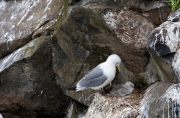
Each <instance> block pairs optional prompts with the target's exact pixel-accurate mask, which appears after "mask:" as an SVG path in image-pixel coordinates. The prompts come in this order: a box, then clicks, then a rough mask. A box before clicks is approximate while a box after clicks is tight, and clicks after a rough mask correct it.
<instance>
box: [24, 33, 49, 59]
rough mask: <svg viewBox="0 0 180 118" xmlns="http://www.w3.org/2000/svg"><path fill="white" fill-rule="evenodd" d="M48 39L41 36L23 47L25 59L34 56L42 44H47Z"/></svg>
mask: <svg viewBox="0 0 180 118" xmlns="http://www.w3.org/2000/svg"><path fill="white" fill-rule="evenodd" d="M46 39H47V38H46V37H45V36H41V37H39V38H36V39H34V40H32V41H31V42H29V43H28V44H27V45H25V46H24V47H23V48H24V55H23V56H24V57H25V58H27V57H30V56H32V55H33V54H34V53H35V52H36V50H37V49H38V48H39V47H40V46H41V44H42V43H43V42H45V40H46Z"/></svg>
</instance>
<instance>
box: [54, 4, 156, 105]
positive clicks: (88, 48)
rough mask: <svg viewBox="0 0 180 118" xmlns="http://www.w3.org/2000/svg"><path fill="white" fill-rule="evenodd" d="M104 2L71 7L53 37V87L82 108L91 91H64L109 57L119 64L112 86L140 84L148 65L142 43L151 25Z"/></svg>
mask: <svg viewBox="0 0 180 118" xmlns="http://www.w3.org/2000/svg"><path fill="white" fill-rule="evenodd" d="M107 3H108V1H104V2H100V1H99V2H98V1H94V2H93V3H92V1H91V2H90V1H81V2H80V3H78V4H75V5H74V6H72V8H71V10H70V14H69V16H68V17H67V20H66V21H65V22H64V23H63V25H62V26H61V28H60V30H58V32H57V34H56V35H55V36H54V37H53V40H54V41H53V51H54V52H53V54H54V55H53V64H54V66H53V67H54V71H55V73H56V74H57V75H58V76H57V77H56V81H57V84H58V85H59V87H60V88H61V89H62V90H63V91H64V92H65V94H66V95H68V96H70V97H72V98H74V99H76V100H77V101H80V102H82V103H84V104H86V105H89V104H90V102H91V100H92V98H93V97H92V94H93V93H94V91H92V90H85V91H83V92H73V91H66V89H67V88H69V87H72V86H75V85H76V83H77V82H78V80H80V79H81V78H82V77H83V76H84V75H85V74H86V73H87V72H88V71H89V70H90V69H92V68H93V67H95V66H96V65H97V64H99V63H100V62H103V61H105V60H106V58H107V57H108V56H109V55H110V54H112V53H116V54H118V55H119V56H120V57H121V58H122V62H123V63H122V65H121V66H122V69H121V70H122V71H121V73H117V76H116V79H115V83H122V82H125V81H128V80H130V81H133V82H135V83H136V82H137V81H138V82H139V81H141V80H142V78H143V77H144V75H143V74H142V73H145V72H146V66H147V64H148V62H149V53H148V51H147V50H146V43H147V38H148V36H149V34H150V32H151V31H152V30H153V28H154V25H153V23H152V22H150V21H148V20H147V19H146V18H145V17H142V15H141V13H138V12H136V11H135V12H133V11H132V10H128V9H124V7H120V8H117V7H115V6H116V5H115V6H114V5H112V4H109V6H108V4H107ZM95 4H96V5H95ZM119 4H120V3H119ZM109 16H110V17H109ZM130 16H131V17H130ZM129 17H130V18H129ZM110 18H111V19H110ZM56 40H57V41H56ZM145 74H146V73H145ZM146 77H149V76H146ZM148 79H149V80H150V78H148ZM156 80H157V79H156ZM89 98H91V99H90V100H89Z"/></svg>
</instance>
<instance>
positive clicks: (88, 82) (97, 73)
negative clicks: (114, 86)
mask: <svg viewBox="0 0 180 118" xmlns="http://www.w3.org/2000/svg"><path fill="white" fill-rule="evenodd" d="M106 80H107V77H106V76H105V75H104V74H103V70H102V69H101V68H100V67H98V66H97V67H96V68H94V69H93V70H91V71H90V72H89V73H87V74H86V76H85V77H84V78H83V79H81V80H80V81H79V82H78V83H77V87H86V88H88V87H97V86H100V85H102V84H103V83H104V82H105V81H106Z"/></svg>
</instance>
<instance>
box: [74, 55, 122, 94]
mask: <svg viewBox="0 0 180 118" xmlns="http://www.w3.org/2000/svg"><path fill="white" fill-rule="evenodd" d="M120 63H121V58H120V57H119V56H118V55H117V54H112V55H110V56H109V57H108V58H107V60H106V61H105V62H103V63H100V64H99V65H97V66H96V67H95V68H93V69H92V70H91V71H90V72H89V73H87V74H86V75H85V76H84V77H83V78H82V79H81V80H80V81H79V82H78V83H77V85H76V88H75V90H76V91H81V90H85V89H89V88H90V89H93V90H100V89H101V88H103V87H105V86H106V85H108V84H109V83H110V84H111V81H112V80H113V79H114V77H115V74H116V67H117V69H118V70H119V71H120Z"/></svg>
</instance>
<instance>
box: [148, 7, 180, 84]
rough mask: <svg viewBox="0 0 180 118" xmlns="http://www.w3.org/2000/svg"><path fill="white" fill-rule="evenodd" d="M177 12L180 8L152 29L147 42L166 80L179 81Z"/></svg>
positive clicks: (179, 26)
mask: <svg viewBox="0 0 180 118" xmlns="http://www.w3.org/2000/svg"><path fill="white" fill-rule="evenodd" d="M179 12H180V10H177V11H176V12H174V13H172V14H170V16H169V17H168V20H167V21H166V22H164V23H163V24H161V25H160V26H159V27H157V28H156V29H154V30H153V32H152V33H151V35H150V37H149V39H148V44H147V47H148V49H149V51H150V52H151V54H152V56H153V58H154V59H155V60H156V63H159V67H160V68H161V70H162V71H163V72H164V74H165V75H166V79H165V81H166V82H172V81H173V82H177V81H179V73H180V70H179V61H178V57H179V37H180V34H179V28H180V24H179V22H178V21H179ZM165 63H167V64H165ZM162 65H163V66H162ZM164 65H166V66H164ZM171 67H172V68H173V69H172V68H171ZM171 77H173V78H171Z"/></svg>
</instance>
